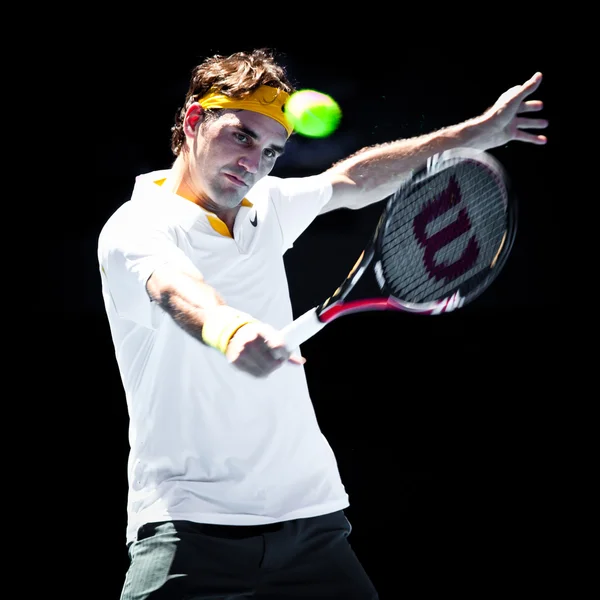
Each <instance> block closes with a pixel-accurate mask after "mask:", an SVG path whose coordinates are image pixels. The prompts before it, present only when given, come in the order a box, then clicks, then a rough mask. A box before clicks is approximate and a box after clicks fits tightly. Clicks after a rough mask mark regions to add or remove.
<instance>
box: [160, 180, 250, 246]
mask: <svg viewBox="0 0 600 600" xmlns="http://www.w3.org/2000/svg"><path fill="white" fill-rule="evenodd" d="M166 180H167V179H166V177H165V178H163V179H157V180H156V181H155V182H154V183H155V184H156V185H159V186H160V185H162V184H163V183H164V182H165V181H166ZM181 198H183V196H181ZM183 199H184V200H187V198H183ZM190 202H191V200H190ZM241 206H245V207H246V208H252V207H253V206H254V205H253V204H252V202H250V200H248V199H247V198H244V199H243V200H242V203H241ZM198 208H200V209H201V210H202V211H203V212H204V214H205V215H206V218H207V219H208V222H209V223H210V226H211V227H212V228H213V229H214V230H215V231H216V232H217V233H219V234H221V235H222V236H224V237H229V238H230V237H233V236H232V235H231V232H230V231H229V228H228V227H227V225H225V222H224V221H222V220H221V219H219V217H217V215H215V214H214V213H211V212H209V211H207V210H204V209H203V208H202V207H201V206H198Z"/></svg>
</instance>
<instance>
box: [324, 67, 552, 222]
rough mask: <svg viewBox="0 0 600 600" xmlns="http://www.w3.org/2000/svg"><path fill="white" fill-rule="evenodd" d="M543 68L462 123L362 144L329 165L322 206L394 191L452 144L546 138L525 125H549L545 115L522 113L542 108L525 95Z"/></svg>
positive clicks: (354, 203)
mask: <svg viewBox="0 0 600 600" xmlns="http://www.w3.org/2000/svg"><path fill="white" fill-rule="evenodd" d="M541 82H542V74H541V73H536V74H535V75H533V77H531V78H530V79H529V80H528V81H526V82H525V83H524V84H522V85H517V86H514V87H512V88H510V89H509V90H507V91H506V92H504V93H503V94H502V95H501V96H500V97H499V98H498V100H496V102H495V103H494V104H493V105H492V106H491V107H490V108H488V109H487V110H486V111H485V112H484V113H483V114H482V115H480V116H478V117H475V118H473V119H470V120H468V121H465V122H463V123H460V124H457V125H452V126H450V127H445V128H443V129H440V130H438V131H435V132H432V133H429V134H425V135H421V136H418V137H414V138H408V139H404V140H397V141H394V142H389V143H387V144H380V145H377V146H371V147H367V148H363V149H362V150H359V151H358V152H356V153H355V154H353V155H352V156H350V157H348V158H346V159H344V160H341V161H340V162H338V163H336V164H335V165H333V166H332V167H331V168H330V169H328V170H327V173H328V174H329V175H330V177H331V182H332V186H333V195H332V197H331V200H330V201H329V202H328V203H327V204H326V205H325V206H324V207H323V209H322V210H321V212H322V213H323V212H328V211H331V210H335V209H337V208H353V209H358V208H362V207H364V206H367V205H369V204H372V203H373V202H378V201H380V200H383V199H384V198H387V197H388V196H390V195H391V194H393V193H394V192H395V191H396V189H397V188H398V186H399V184H400V183H401V182H402V180H404V179H405V178H406V177H408V176H409V175H410V173H411V172H412V171H413V170H415V169H418V168H420V167H422V166H423V165H424V164H425V163H426V161H427V159H428V158H429V157H431V156H433V155H435V154H438V153H440V152H444V151H446V150H451V149H453V148H460V147H467V148H475V149H478V150H489V149H490V148H495V147H497V146H501V145H504V144H507V143H508V142H511V141H520V142H525V143H529V144H536V145H542V144H545V143H546V141H547V139H546V136H544V135H541V134H536V133H529V132H527V131H525V130H527V129H533V130H536V129H545V128H546V127H547V126H548V122H547V121H546V120H545V119H540V118H532V117H529V116H522V115H526V114H528V113H534V112H537V111H540V110H542V108H543V103H542V102H541V101H540V100H527V98H528V97H529V96H530V95H531V94H532V93H533V92H535V90H537V89H538V87H539V85H540V83H541Z"/></svg>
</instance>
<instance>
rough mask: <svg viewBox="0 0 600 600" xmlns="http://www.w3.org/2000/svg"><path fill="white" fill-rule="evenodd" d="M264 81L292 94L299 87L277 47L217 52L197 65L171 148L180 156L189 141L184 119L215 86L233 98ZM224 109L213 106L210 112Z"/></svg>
mask: <svg viewBox="0 0 600 600" xmlns="http://www.w3.org/2000/svg"><path fill="white" fill-rule="evenodd" d="M261 85H270V86H272V87H276V88H279V89H281V90H283V91H285V92H287V93H288V94H291V93H293V92H294V91H295V90H296V88H295V86H294V84H293V83H292V82H291V80H290V79H289V78H288V76H287V73H286V71H285V67H284V66H283V65H281V64H279V62H278V61H277V59H276V55H275V51H274V50H271V49H269V48H260V49H257V50H252V51H250V52H235V53H234V54H231V55H229V56H223V55H220V54H216V55H214V56H211V57H209V58H207V59H205V60H204V61H203V62H202V63H200V64H199V65H197V66H196V67H194V69H193V70H192V75H191V78H190V84H189V88H188V91H187V94H186V96H185V102H184V105H183V106H182V107H180V108H178V109H177V113H176V115H175V124H174V125H173V127H172V128H171V150H172V152H173V154H174V155H175V156H178V155H179V154H180V152H181V149H182V148H183V145H184V142H185V134H184V132H183V120H184V117H185V113H186V111H187V109H188V108H189V106H190V104H192V102H196V101H198V100H199V99H200V98H202V96H204V95H205V94H207V93H208V91H209V90H210V89H212V88H216V89H219V90H220V92H221V93H222V94H224V95H226V96H231V97H232V98H243V97H244V96H247V95H248V94H250V93H252V92H253V91H254V90H256V89H257V88H259V87H260V86H261ZM219 110H220V109H209V110H207V113H212V112H218V111H219Z"/></svg>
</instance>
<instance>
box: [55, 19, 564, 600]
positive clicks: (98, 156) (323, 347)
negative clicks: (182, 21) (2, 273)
mask: <svg viewBox="0 0 600 600" xmlns="http://www.w3.org/2000/svg"><path fill="white" fill-rule="evenodd" d="M354 18H355V19H356V20H360V19H359V17H356V16H355V17H354ZM157 19H158V20H159V21H160V18H159V17H157ZM462 26H463V25H461V27H462ZM469 27H470V28H471V29H470V31H471V34H470V36H471V38H472V37H473V36H475V37H476V38H477V43H476V44H470V43H469V44H467V43H465V36H464V35H461V34H460V32H458V31H457V28H456V27H454V28H450V29H449V30H448V31H446V32H445V35H444V37H443V38H440V37H439V36H437V37H435V39H433V40H432V39H431V38H430V37H429V38H428V37H426V36H424V37H423V38H421V37H420V36H419V35H416V34H414V32H413V35H412V36H411V37H410V38H407V37H406V36H401V35H399V34H398V35H397V36H396V37H397V38H398V39H396V37H394V36H393V35H392V32H390V35H385V36H384V37H383V38H378V37H377V34H376V33H373V39H374V40H375V41H369V40H367V38H366V37H365V36H359V35H355V34H354V33H351V32H345V33H344V34H343V35H342V36H341V37H340V38H339V39H338V40H337V41H333V40H331V39H330V38H329V39H330V41H327V42H325V41H324V39H323V38H324V37H325V36H323V35H322V34H323V33H324V32H322V31H318V32H314V35H310V36H309V35H301V34H300V33H298V34H293V33H291V34H290V35H289V36H287V37H286V38H285V39H286V40H287V41H286V42H284V43H278V44H277V43H274V42H273V39H272V36H269V35H264V34H263V35H257V36H250V38H249V39H250V41H246V42H243V41H242V40H241V38H240V39H238V38H237V37H236V36H235V35H234V34H231V33H230V34H228V35H227V36H225V38H218V37H216V36H213V37H211V38H210V39H206V38H205V37H202V36H200V37H198V36H197V35H196V36H194V35H192V32H191V31H187V32H185V34H184V33H182V32H181V31H180V32H179V35H178V36H174V35H173V33H172V32H171V31H170V30H169V27H168V24H164V23H159V22H157V23H156V24H154V25H153V26H152V27H148V26H147V25H146V26H145V27H144V28H140V29H138V30H134V29H125V28H124V29H122V30H121V29H120V28H119V27H118V26H114V27H112V28H111V29H110V30H108V31H107V32H106V37H105V38H104V39H103V43H102V44H101V45H99V47H98V48H97V49H96V51H95V52H94V54H93V56H94V59H95V61H96V66H95V72H94V77H93V84H92V82H90V84H89V85H88V86H86V85H85V74H81V73H80V74H79V75H80V77H79V78H78V79H79V80H80V84H79V90H80V94H83V98H82V100H83V101H82V102H81V104H80V106H81V107H82V109H83V110H85V111H88V115H89V131H88V132H87V134H86V135H87V136H88V140H91V142H92V145H93V149H94V153H93V155H92V156H88V157H86V159H85V162H86V164H85V167H84V170H85V173H86V174H87V181H86V182H85V187H84V188H83V189H81V193H79V194H77V196H76V197H74V199H73V203H72V204H70V205H62V206H61V207H60V208H61V209H62V211H61V212H60V213H59V212H55V213H53V217H54V218H55V219H56V220H57V221H58V223H60V229H61V232H62V236H61V238H60V240H59V241H58V243H57V244H56V250H55V259H56V260H54V262H53V264H54V265H56V264H60V265H62V266H63V268H62V269H60V270H59V271H58V272H57V270H56V269H55V268H54V269H53V270H52V275H51V276H52V278H53V287H54V289H57V288H58V289H60V290H61V294H53V295H52V297H51V298H50V299H49V302H48V304H47V306H46V308H47V309H48V310H52V311H55V312H58V313H59V314H60V315H61V324H60V331H61V335H64V336H65V338H66V339H70V340H72V342H73V344H72V346H71V348H74V352H72V355H71V356H70V357H69V360H68V364H67V366H66V367H65V366H64V365H65V362H64V359H62V358H61V359H60V362H61V364H62V365H63V370H62V375H61V376H60V383H61V385H62V386H63V388H62V389H63V390H64V398H65V401H66V403H67V410H70V411H71V413H70V418H71V420H75V421H76V425H75V426H74V427H73V428H72V429H71V431H73V434H72V435H71V436H70V437H69V439H68V441H67V445H68V446H69V448H70V449H71V451H72V455H71V456H72V458H73V462H74V464H77V461H83V462H84V463H85V467H84V468H83V469H80V468H78V467H77V468H76V469H75V481H74V484H75V486H76V487H77V486H78V491H77V495H76V496H75V499H74V500H73V501H72V502H71V505H70V507H69V509H68V510H69V512H71V514H72V513H73V511H75V512H77V514H78V515H79V514H81V515H82V519H84V521H85V522H86V523H87V524H88V525H87V527H88V528H89V529H88V533H90V534H91V535H93V536H94V540H95V541H96V543H97V544H99V558H98V561H97V563H96V564H95V565H94V567H93V570H94V572H93V573H91V574H90V575H89V576H90V577H92V576H93V578H94V581H96V582H98V585H99V586H100V589H101V590H102V591H101V592H100V597H103V598H107V599H112V598H114V599H116V598H118V595H119V590H120V588H121V585H122V581H123V577H124V574H125V570H126V568H127V555H126V548H125V537H124V536H125V524H126V521H125V519H126V515H125V502H126V478H125V477H126V460H127V452H128V443H127V424H128V423H127V413H126V407H125V399H124V396H123V392H122V387H121V383H120V379H119V376H118V372H117V368H116V364H115V360H114V352H113V348H112V343H111V340H110V337H109V330H108V324H107V321H106V318H105V315H104V312H103V306H102V299H101V293H100V279H99V275H98V268H97V260H96V242H97V236H98V233H99V231H100V228H101V226H102V224H103V223H104V221H105V220H106V219H107V218H108V216H109V215H110V214H111V213H112V212H113V211H114V210H115V209H116V207H117V206H119V205H120V204H121V203H122V202H123V201H125V200H126V199H127V198H128V195H129V193H130V192H131V189H132V186H133V181H134V177H135V176H136V175H137V174H138V173H141V172H145V171H149V170H154V169H160V168H165V167H168V166H169V165H170V164H171V162H172V160H173V157H172V155H171V153H170V149H169V142H170V127H171V125H172V122H173V117H174V114H175V111H176V110H177V109H178V107H179V106H180V105H181V103H182V101H183V98H184V95H185V92H186V90H187V81H188V76H189V74H190V71H191V69H192V67H193V66H194V65H195V64H197V62H199V61H200V60H202V59H203V58H204V57H205V56H208V55H212V54H216V53H219V54H228V53H230V52H234V51H237V50H248V49H251V48H254V47H270V48H274V49H275V50H276V51H277V52H278V54H279V57H280V60H281V62H282V63H283V64H285V65H286V66H287V68H288V74H289V75H290V76H291V78H292V79H293V81H294V82H295V83H296V85H297V87H299V88H315V89H319V90H321V91H324V92H327V93H329V94H331V95H332V96H333V97H334V98H336V100H337V101H338V102H339V104H340V105H341V107H342V110H343V119H342V122H341V125H340V127H339V129H338V130H337V131H336V132H335V133H334V134H333V135H332V136H330V137H329V138H326V139H323V140H309V139H306V138H301V137H300V136H294V137H293V138H292V140H291V141H290V142H289V147H288V149H287V151H286V154H285V155H284V157H283V158H282V159H281V160H280V162H279V163H278V165H277V167H276V169H275V171H274V172H273V174H275V175H281V176H297V175H309V174H313V173H316V172H319V171H320V170H322V169H325V168H327V167H328V166H329V165H330V164H331V163H332V162H333V161H334V160H337V159H340V158H343V157H344V156H346V155H348V154H349V153H351V152H353V151H355V150H358V149H359V148H361V147H363V146H365V145H370V144H375V143H380V142H385V141H388V140H392V139H395V138H400V137H410V136H416V135H419V134H422V133H426V132H429V131H432V130H434V129H437V128H440V127H444V126H446V125H451V124H454V123H457V122H460V121H463V120H465V119H468V118H470V117H473V116H476V115H477V114H479V113H481V112H483V110H485V109H486V108H487V107H488V106H490V105H491V104H492V103H493V102H494V101H495V100H496V99H497V97H498V96H499V95H500V94H501V93H502V92H504V91H505V90H507V89H508V88H510V87H512V86H513V85H517V84H520V83H523V82H524V81H525V80H526V79H528V78H529V77H530V76H531V75H533V73H534V72H535V71H538V70H539V71H541V72H542V73H543V74H544V81H543V82H542V85H541V87H540V88H539V90H538V91H537V92H536V93H535V94H534V96H533V97H534V98H539V99H542V100H544V102H545V108H544V111H543V113H541V115H540V116H543V117H545V118H548V119H549V120H550V127H549V128H548V130H547V131H546V134H547V136H548V138H549V142H548V144H547V146H545V147H538V146H533V145H528V144H522V143H518V142H513V143H511V144H509V145H508V146H506V147H502V148H498V149H495V150H494V151H493V154H495V155H496V156H497V157H498V158H499V159H500V160H501V161H502V162H503V164H504V165H505V167H506V168H507V170H508V172H509V174H510V176H511V178H512V183H513V185H514V187H515V190H516V192H517V194H518V196H519V199H520V219H519V231H518V235H517V239H516V242H515V246H514V249H513V252H512V254H511V257H510V259H509V262H508V264H507V266H506V268H505V270H504V271H503V272H502V274H501V275H500V277H499V279H498V280H497V281H496V282H495V283H494V284H493V286H492V287H491V288H490V289H489V290H488V291H487V292H486V294H485V295H484V296H482V297H481V298H480V299H479V300H478V301H477V302H476V303H475V304H473V305H471V306H467V307H465V308H464V309H463V310H461V311H458V312H456V313H453V314H450V315H444V316H441V317H416V316H406V315H400V314H390V313H385V314H384V313H377V314H363V315H356V316H352V317H348V318H344V319H340V320H339V321H336V322H334V323H332V324H331V325H330V326H328V327H327V328H326V329H325V330H323V331H322V332H321V333H319V334H318V336H316V337H315V338H313V339H311V340H309V341H308V342H306V344H305V345H304V355H305V356H306V358H307V363H306V370H307V376H308V378H309V384H310V387H311V390H312V396H313V402H314V405H315V409H316V411H317V416H318V418H319V421H320V424H321V427H322V429H323V431H324V433H325V434H326V436H327V438H328V439H329V441H330V443H331V445H332V447H333V449H334V451H335V452H336V455H337V457H338V461H339V466H340V469H341V472H342V476H343V479H344V482H345V484H346V487H347V489H348V492H349V494H350V499H351V507H350V508H349V509H348V511H347V514H348V516H349V518H350V520H351V522H352V524H353V526H354V530H353V533H352V536H351V542H352V544H353V546H354V547H355V549H356V551H357V553H358V555H359V557H360V558H361V559H362V561H363V563H364V565H365V567H366V568H367V570H368V572H369V573H370V574H371V576H372V579H373V581H374V582H375V584H376V585H377V587H378V588H379V591H380V595H381V597H382V598H397V597H400V596H401V595H404V597H407V598H421V597H422V598H428V597H433V596H434V595H437V594H438V593H439V592H442V591H443V592H446V591H453V592H454V593H457V594H461V595H462V596H465V597H478V598H479V597H489V596H490V591H493V593H495V594H496V593H497V594H499V593H512V591H513V590H514V589H515V586H516V585H517V582H518V585H519V589H520V590H521V591H523V592H530V591H531V590H532V589H534V587H535V586H537V589H538V590H539V582H540V581H543V582H544V584H545V585H551V584H552V581H553V580H554V577H555V574H554V572H553V571H552V570H551V569H550V568H549V566H548V561H549V560H550V559H551V555H552V552H551V550H550V548H552V545H553V543H554V538H555V535H556V529H557V526H556V524H554V525H553V526H549V522H552V517H551V516H550V515H551V514H552V513H553V512H554V508H552V507H553V506H554V505H555V503H556V502H557V497H558V495H557V492H558V490H559V488H560V487H561V486H563V485H564V481H565V479H566V478H568V477H569V475H568V472H567V471H566V470H565V468H564V464H563V458H562V456H563V455H562V446H563V440H564V438H565V437H566V436H567V434H568V432H567V431H566V429H565V428H561V427H560V425H558V423H559V422H560V416H561V415H560V410H561V409H560V408H558V407H557V406H556V405H555V404H553V403H551V402H549V398H551V397H552V393H553V377H552V376H550V374H551V373H552V371H553V369H556V368H557V365H558V363H559V362H560V357H561V355H562V353H564V352H565V350H564V348H562V347H561V346H560V343H559V340H558V339H557V331H558V328H559V322H558V317H557V316H556V315H557V305H556V304H555V302H556V300H555V296H554V295H553V294H549V291H550V289H551V287H550V282H551V281H553V279H555V278H556V277H557V273H558V272H559V271H560V270H562V265H561V248H560V246H558V245H557V244H555V243H553V240H554V238H555V233H556V229H557V228H558V227H559V222H558V218H557V216H556V212H555V211H554V210H553V206H555V203H556V202H558V198H557V194H558V192H557V185H558V184H557V182H556V180H554V179H553V169H554V168H555V167H554V165H555V164H556V160H557V156H558V148H559V147H560V145H561V139H562V135H563V134H562V131H561V121H560V119H559V118H558V97H559V88H560V87H561V85H562V83H561V81H559V77H558V69H557V66H558V65H557V61H556V59H555V54H554V52H553V50H552V47H553V40H552V38H551V37H550V36H543V35H540V36H539V37H538V38H537V39H536V40H535V41H528V42H525V41H522V43H519V44H517V43H514V44H510V43H509V42H508V41H507V40H506V39H505V40H504V41H503V42H502V43H500V41H499V39H497V38H496V39H493V38H494V36H496V35H503V36H504V37H505V38H510V36H511V33H510V31H509V30H507V31H506V32H505V33H500V34H496V33H494V34H492V33H491V32H490V33H489V34H488V35H489V36H490V37H491V38H492V39H489V40H487V39H486V35H485V34H484V33H482V31H483V30H482V29H480V30H479V33H475V32H476V31H478V30H477V29H476V25H471V26H469ZM473 28H475V29H473ZM197 30H198V28H197V27H196V28H195V29H194V31H197ZM161 32H162V33H161ZM463 33H464V32H463ZM436 35H437V34H436ZM195 37H198V39H195ZM378 39H379V41H376V40H378ZM460 40H462V43H461V42H460ZM86 87H87V91H86ZM88 97H89V98H91V99H93V101H91V100H90V102H86V98H88ZM75 151H77V149H75ZM88 161H89V162H88ZM380 210H381V206H374V207H369V208H367V209H364V210H362V211H338V212H337V213H331V214H329V215H325V216H323V217H320V218H319V219H318V220H317V221H316V222H315V223H314V224H313V225H312V226H311V228H310V229H309V230H308V231H307V232H306V233H305V234H304V235H303V236H302V238H301V239H300V240H298V242H297V243H296V245H295V247H294V248H293V249H292V250H291V251H289V253H288V255H287V256H286V264H287V266H288V273H289V281H290V288H291V295H292V301H293V305H294V310H295V313H296V314H300V313H301V312H303V311H304V310H306V309H308V308H310V307H312V306H313V305H314V304H316V303H318V302H319V301H321V300H322V299H323V298H324V297H326V296H328V295H329V294H330V293H331V292H332V291H333V289H334V288H335V286H336V285H337V283H338V282H339V281H340V279H341V278H342V277H343V276H344V275H345V274H346V272H347V271H348V269H349V268H350V267H351V266H352V265H353V264H354V261H355V259H356V258H357V256H358V254H359V253H360V251H361V250H362V247H363V245H364V244H365V242H366V241H367V239H368V237H369V236H370V233H371V230H372V228H373V225H374V224H375V223H376V221H377V218H378V217H379V214H380ZM73 213H77V214H78V215H79V218H78V219H77V221H76V223H74V222H73ZM57 280H58V284H59V285H58V286H56V283H57ZM57 360H58V359H57ZM82 490H83V491H82ZM86 576H87V575H86V574H84V575H83V577H84V578H85V577H86ZM523 582H525V583H523Z"/></svg>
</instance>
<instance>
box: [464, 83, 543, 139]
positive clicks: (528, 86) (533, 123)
mask: <svg viewBox="0 0 600 600" xmlns="http://www.w3.org/2000/svg"><path fill="white" fill-rule="evenodd" d="M541 82H542V74H541V73H539V72H538V73H535V75H533V77H531V78H530V79H529V80H528V81H526V82H525V83H524V84H522V85H516V86H514V87H512V88H510V89H508V90H506V92H504V93H503V94H502V95H501V96H500V97H499V98H498V100H496V102H495V103H494V104H493V105H492V106H491V107H490V108H488V109H487V110H486V111H485V112H484V113H483V115H482V116H481V117H480V118H479V119H478V122H479V124H480V126H481V131H480V133H478V135H477V137H476V140H475V146H476V147H477V148H479V149H481V150H487V149H489V148H495V147H497V146H502V145H504V144H507V143H508V142H511V141H513V140H516V141H519V142H526V143H529V144H536V145H543V144H545V143H546V142H547V141H548V140H547V138H546V136H545V135H541V134H537V133H530V132H528V131H525V130H527V129H545V128H546V127H547V126H548V121H547V120H546V119H540V118H534V117H531V116H522V115H526V114H527V115H528V114H530V113H535V112H539V111H540V110H542V108H543V107H544V104H543V102H542V101H541V100H527V98H528V97H529V96H530V95H531V94H532V93H533V92H535V91H536V90H537V89H538V87H539V86H540V83H541Z"/></svg>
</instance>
